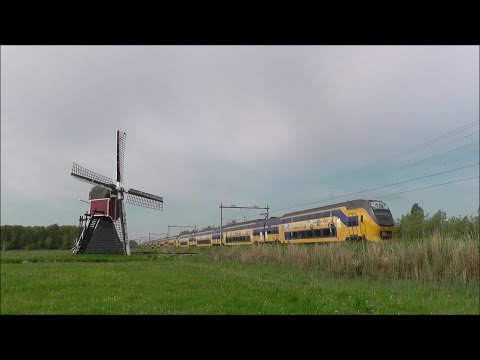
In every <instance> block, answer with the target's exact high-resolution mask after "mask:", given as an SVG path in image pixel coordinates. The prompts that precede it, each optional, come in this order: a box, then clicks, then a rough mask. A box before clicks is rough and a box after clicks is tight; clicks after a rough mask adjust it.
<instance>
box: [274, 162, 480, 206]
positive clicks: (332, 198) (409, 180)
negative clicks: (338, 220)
mask: <svg viewBox="0 0 480 360" xmlns="http://www.w3.org/2000/svg"><path fill="white" fill-rule="evenodd" d="M479 164H480V162H476V163H474V164H469V165H466V166H461V167H458V168H455V169H450V170H445V171H441V172H438V173H434V174H428V175H424V176H420V177H417V178H413V179H408V180H404V181H398V182H396V183H392V184H388V185H382V186H377V187H374V188H371V189H365V190H359V191H355V192H352V193H349V194H345V195H338V196H331V197H328V198H324V199H322V200H317V201H313V202H309V203H305V204H300V205H295V206H290V207H286V208H282V209H278V210H273V211H271V213H274V212H278V211H284V210H290V209H294V208H298V207H303V206H308V205H313V204H318V203H321V202H324V201H329V200H335V199H340V198H343V197H347V196H352V195H358V194H362V193H366V192H370V191H374V190H378V189H383V188H387V187H390V186H395V185H400V184H404V183H407V182H412V181H416V180H421V179H426V178H429V177H433V176H438V175H442V174H446V173H450V172H453V171H459V170H462V169H466V168H469V167H472V166H476V165H479Z"/></svg>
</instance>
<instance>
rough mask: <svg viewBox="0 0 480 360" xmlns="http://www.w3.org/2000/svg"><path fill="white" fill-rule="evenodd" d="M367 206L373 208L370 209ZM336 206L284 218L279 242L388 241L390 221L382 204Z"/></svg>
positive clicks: (358, 203)
mask: <svg viewBox="0 0 480 360" xmlns="http://www.w3.org/2000/svg"><path fill="white" fill-rule="evenodd" d="M370 204H373V208H372V206H371V205H370ZM339 205H341V206H337V207H334V208H330V209H328V208H321V209H318V210H316V211H311V212H310V211H305V212H299V213H292V214H287V215H286V216H284V217H283V219H284V223H283V224H282V225H281V226H280V228H279V230H280V238H281V240H282V242H283V243H288V244H291V243H314V242H334V241H358V240H369V241H374V242H381V241H384V240H389V239H391V238H392V230H393V218H392V215H391V213H390V210H389V209H388V207H387V206H386V205H385V203H383V202H381V201H373V200H370V201H369V200H356V201H351V202H347V203H345V204H339ZM347 205H349V206H347ZM352 205H355V206H352Z"/></svg>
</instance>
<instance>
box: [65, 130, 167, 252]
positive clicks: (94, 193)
mask: <svg viewBox="0 0 480 360" xmlns="http://www.w3.org/2000/svg"><path fill="white" fill-rule="evenodd" d="M126 136H127V134H126V133H124V132H121V131H119V130H117V182H116V184H114V183H113V180H112V179H111V178H109V177H106V176H103V175H100V174H97V173H95V172H93V171H91V170H88V169H86V168H84V167H82V166H80V165H78V164H76V163H73V168H72V173H71V175H72V176H73V177H74V178H76V179H78V180H81V181H84V182H87V183H90V184H93V185H95V186H94V187H93V188H92V189H91V190H90V194H89V202H90V206H89V211H88V212H87V213H86V214H85V217H82V216H81V217H80V224H79V233H80V235H79V236H78V238H76V239H75V240H74V241H73V246H72V252H73V253H74V254H78V253H97V254H98V253H100V254H107V253H119V254H125V255H130V246H129V244H128V235H127V217H126V213H125V206H124V203H123V201H124V199H125V201H126V202H127V203H129V204H133V205H137V206H142V207H146V208H150V209H155V210H163V198H162V197H160V196H157V195H152V194H148V193H146V192H143V191H139V190H135V189H132V188H130V189H129V190H128V191H126V190H125V189H124V188H123V187H122V183H123V180H124V176H123V159H124V154H125V139H126Z"/></svg>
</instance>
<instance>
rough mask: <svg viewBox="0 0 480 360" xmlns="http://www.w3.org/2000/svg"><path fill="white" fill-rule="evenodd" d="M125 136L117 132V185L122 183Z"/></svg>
mask: <svg viewBox="0 0 480 360" xmlns="http://www.w3.org/2000/svg"><path fill="white" fill-rule="evenodd" d="M126 137H127V134H126V133H124V132H121V131H119V130H117V183H123V182H124V177H123V161H124V157H125V140H126Z"/></svg>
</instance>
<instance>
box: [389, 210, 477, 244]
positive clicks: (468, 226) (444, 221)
mask: <svg viewBox="0 0 480 360" xmlns="http://www.w3.org/2000/svg"><path fill="white" fill-rule="evenodd" d="M479 232H480V221H479V216H478V215H477V216H473V215H470V216H452V217H450V218H447V214H446V213H445V212H444V211H442V210H438V211H437V212H436V213H435V214H433V215H431V216H430V215H429V214H425V212H424V210H423V209H422V207H421V206H420V205H418V204H417V203H415V204H413V206H412V208H411V210H410V212H409V213H408V214H406V215H402V216H401V217H400V218H398V219H397V220H396V221H395V227H394V238H396V239H398V240H413V239H422V238H426V237H428V236H431V235H433V234H441V235H446V236H452V237H464V236H472V237H474V238H477V239H478V237H479Z"/></svg>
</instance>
